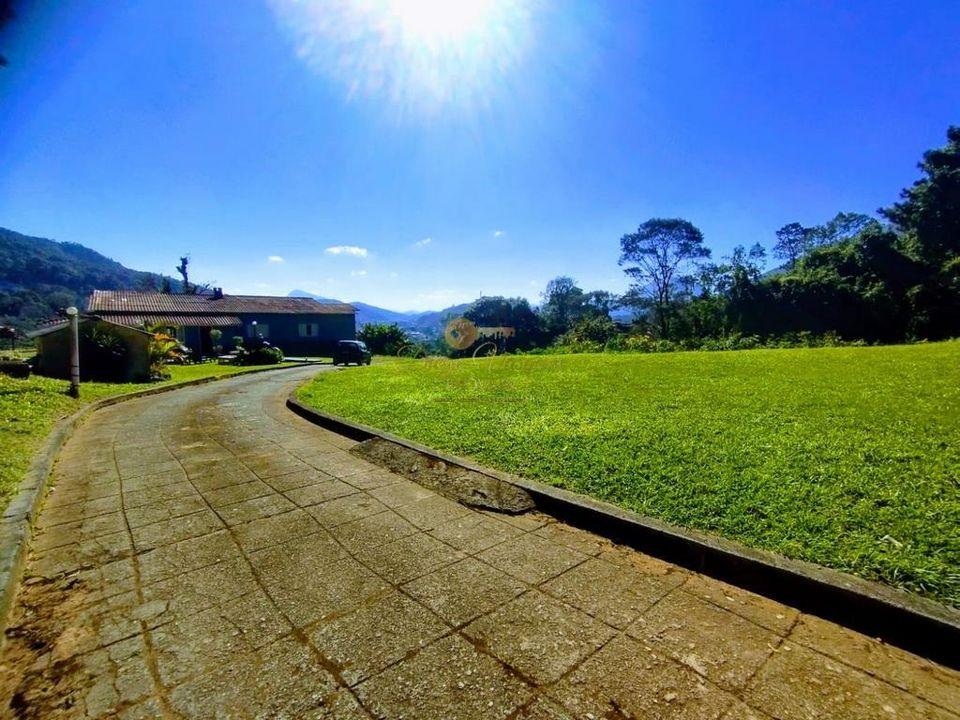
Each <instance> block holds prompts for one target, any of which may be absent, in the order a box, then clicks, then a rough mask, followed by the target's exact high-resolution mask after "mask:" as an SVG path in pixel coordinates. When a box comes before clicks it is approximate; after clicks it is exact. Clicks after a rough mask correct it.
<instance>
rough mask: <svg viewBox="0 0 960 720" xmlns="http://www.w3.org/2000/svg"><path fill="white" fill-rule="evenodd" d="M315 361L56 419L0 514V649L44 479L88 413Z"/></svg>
mask: <svg viewBox="0 0 960 720" xmlns="http://www.w3.org/2000/svg"><path fill="white" fill-rule="evenodd" d="M317 364H318V363H297V364H294V365H284V366H283V367H279V368H273V367H271V368H257V369H256V370H249V371H247V372H239V373H233V374H230V375H214V376H211V377H203V378H195V379H193V380H184V381H183V382H178V383H170V384H169V385H161V386H157V387H150V388H145V389H143V390H135V391H133V392H131V393H125V394H122V395H112V396H110V397H105V398H101V399H100V400H94V401H93V402H91V403H88V404H87V405H84V406H83V407H81V408H80V409H79V410H77V411H76V412H74V413H73V414H72V415H67V416H66V417H63V418H61V419H60V420H58V421H57V422H56V424H54V426H53V429H52V430H51V431H50V432H49V434H48V435H47V437H46V439H45V440H44V442H43V445H41V446H40V449H39V450H37V452H36V453H35V454H34V456H33V460H32V461H31V463H30V466H29V467H28V468H27V472H26V474H25V475H24V476H23V478H22V479H21V480H20V484H19V486H18V489H17V494H16V495H14V496H13V498H12V499H11V500H10V504H9V505H7V507H6V509H5V510H4V512H3V514H2V515H0V648H2V647H3V644H4V642H5V640H6V636H5V634H4V632H3V631H5V630H6V628H7V620H8V619H9V613H10V609H11V608H12V607H13V602H14V598H15V597H16V594H17V588H18V587H19V584H20V578H21V576H22V574H23V564H24V560H25V559H26V556H27V547H28V545H29V543H30V539H31V538H32V536H33V523H34V521H35V520H36V517H37V514H38V512H39V510H40V505H41V503H42V501H43V498H44V497H45V495H46V492H45V491H46V489H47V481H48V479H49V477H50V472H51V470H53V464H54V462H55V461H56V459H57V454H58V453H59V452H60V448H62V447H63V445H64V444H65V443H66V442H67V440H69V439H70V437H71V436H72V435H73V433H74V431H75V430H76V429H77V428H78V427H79V426H80V425H81V424H82V423H83V421H84V420H86V418H87V417H88V416H90V415H92V414H93V413H95V412H96V411H97V410H100V409H101V408H105V407H109V406H111V405H117V404H119V403H122V402H126V401H127V400H136V399H137V398H142V397H148V396H150V395H158V394H160V393H165V392H170V391H171V390H180V389H181V388H185V387H192V386H194V385H206V384H207V383H210V382H216V381H218V380H228V379H230V378H237V377H243V376H246V375H256V374H257V373H263V372H278V371H281V370H293V369H296V368H302V367H312V366H313V365H317Z"/></svg>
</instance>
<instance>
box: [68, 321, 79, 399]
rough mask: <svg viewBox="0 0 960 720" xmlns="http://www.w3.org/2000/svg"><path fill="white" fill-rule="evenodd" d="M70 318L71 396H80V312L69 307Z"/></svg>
mask: <svg viewBox="0 0 960 720" xmlns="http://www.w3.org/2000/svg"><path fill="white" fill-rule="evenodd" d="M67 317H68V318H70V397H75V398H78V397H80V313H78V312H77V309H76V308H75V307H72V306H71V307H68V308H67Z"/></svg>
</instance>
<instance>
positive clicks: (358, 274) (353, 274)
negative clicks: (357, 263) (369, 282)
mask: <svg viewBox="0 0 960 720" xmlns="http://www.w3.org/2000/svg"><path fill="white" fill-rule="evenodd" d="M366 274H367V271H366V270H351V271H350V277H363V276H364V275H366Z"/></svg>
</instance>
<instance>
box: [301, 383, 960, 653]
mask: <svg viewBox="0 0 960 720" xmlns="http://www.w3.org/2000/svg"><path fill="white" fill-rule="evenodd" d="M287 407H288V408H289V409H290V410H291V411H293V412H294V413H296V414H297V415H299V416H300V417H302V418H304V419H306V420H308V421H310V422H312V423H314V424H316V425H319V426H321V427H323V428H325V429H327V430H331V431H333V432H336V433H339V434H341V435H345V436H346V437H348V438H350V439H352V440H356V441H358V442H362V441H365V440H370V439H373V438H379V439H381V440H384V441H387V442H390V443H395V444H397V445H400V446H401V447H403V448H406V449H408V450H413V451H415V452H417V453H420V454H421V455H424V456H426V457H427V458H430V459H432V460H436V461H440V462H443V463H446V464H447V465H454V466H459V467H461V468H465V469H467V470H470V471H473V472H476V473H480V474H482V475H486V476H488V477H490V478H494V479H496V480H498V481H501V482H506V483H509V484H511V485H514V486H516V487H518V488H520V489H522V490H524V491H526V492H527V493H529V494H530V496H531V497H532V498H533V500H534V502H535V503H536V506H537V508H538V509H540V510H542V511H544V512H546V513H548V514H550V515H553V516H554V517H557V518H560V519H562V520H564V521H565V522H568V523H570V524H571V525H575V526H577V527H580V528H582V529H585V530H589V531H591V532H594V533H596V534H598V535H602V536H604V537H606V538H609V539H610V540H613V541H615V542H618V543H621V544H624V545H628V546H630V547H632V548H634V549H636V550H639V551H641V552H644V553H647V554H648V555H653V556H655V557H658V558H661V559H663V560H666V561H668V562H671V563H674V564H676V565H680V566H682V567H685V568H688V569H690V570H694V571H696V572H699V573H702V574H704V575H708V576H710V577H712V578H715V579H717V580H722V581H724V582H728V583H730V584H732V585H736V586H738V587H741V588H744V589H745V590H749V591H751V592H755V593H758V594H760V595H764V596H766V597H769V598H771V599H773V600H777V601H778V602H782V603H784V604H785V605H790V606H792V607H795V608H797V609H798V610H801V611H803V612H806V613H809V614H812V615H816V616H818V617H821V618H823V619H825V620H830V621H832V622H835V623H838V624H840V625H843V626H846V627H848V628H851V629H853V630H856V631H858V632H861V633H863V634H864V635H868V636H870V637H874V638H879V639H881V640H883V641H884V642H886V643H889V644H891V645H896V646H898V647H900V648H903V649H904V650H908V651H909V652H912V653H916V654H917V655H921V656H923V657H927V658H929V659H931V660H934V661H936V662H938V663H941V664H943V665H946V666H948V667H952V668H954V669H960V611H958V610H955V609H953V608H950V607H947V606H946V605H942V604H940V603H938V602H936V601H934V600H930V599H928V598H924V597H921V596H919V595H914V594H913V593H909V592H906V591H904V590H898V589H895V588H891V587H888V586H886V585H881V584H880V583H876V582H872V581H870V580H864V579H862V578H859V577H856V576H854V575H850V574H848V573H844V572H840V571H838V570H831V569H830V568H825V567H821V566H820V565H815V564H813V563H809V562H805V561H802V560H792V559H790V558H786V557H784V556H782V555H778V554H776V553H773V552H770V551H767V550H756V549H754V548H749V547H746V546H744V545H741V544H740V543H737V542H734V541H732V540H727V539H725V538H721V537H717V536H714V535H708V534H707V533H703V532H699V531H697V530H690V529H687V528H683V527H679V526H676V525H671V524H670V523H666V522H663V521H661V520H657V519H655V518H651V517H647V516H644V515H639V514H638V513H634V512H631V511H629V510H624V509H623V508H620V507H617V506H615V505H611V504H609V503H606V502H603V501H600V500H595V499H593V498H591V497H587V496H585V495H579V494H577V493H574V492H570V491H569V490H563V489H561V488H556V487H553V486H550V485H546V484H544V483H541V482H538V481H536V480H529V479H527V478H522V477H518V476H516V475H512V474H510V473H505V472H501V471H499V470H493V469H491V468H487V467H483V466H482V465H478V464H477V463H475V462H473V461H472V460H468V459H466V458H461V457H457V456H456V455H450V454H447V453H443V452H440V451H438V450H434V449H433V448H429V447H427V446H425V445H420V444H419V443H415V442H412V441H410V440H406V439H404V438H400V437H397V436H395V435H392V434H390V433H387V432H384V431H382V430H378V429H376V428H373V427H370V426H368V425H363V424H361V423H355V422H352V421H350V420H347V419H345V418H342V417H339V416H337V415H331V414H329V413H325V412H323V411H320V410H317V409H315V408H312V407H310V406H308V405H305V404H303V403H302V402H300V401H299V400H298V399H297V397H296V391H294V393H292V394H291V395H290V397H289V398H288V399H287Z"/></svg>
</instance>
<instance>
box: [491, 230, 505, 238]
mask: <svg viewBox="0 0 960 720" xmlns="http://www.w3.org/2000/svg"><path fill="white" fill-rule="evenodd" d="M503 234H504V231H503V230H494V231H493V236H494V237H503Z"/></svg>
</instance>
